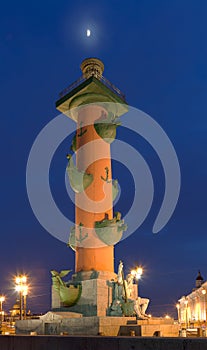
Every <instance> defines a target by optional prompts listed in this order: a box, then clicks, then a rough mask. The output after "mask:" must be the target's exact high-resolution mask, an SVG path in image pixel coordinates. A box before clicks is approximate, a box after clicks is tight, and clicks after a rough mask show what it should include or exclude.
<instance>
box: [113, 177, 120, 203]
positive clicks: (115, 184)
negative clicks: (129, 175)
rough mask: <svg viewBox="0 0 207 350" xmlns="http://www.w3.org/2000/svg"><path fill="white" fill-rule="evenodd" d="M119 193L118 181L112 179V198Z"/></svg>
mask: <svg viewBox="0 0 207 350" xmlns="http://www.w3.org/2000/svg"><path fill="white" fill-rule="evenodd" d="M118 193H119V183H118V180H112V199H113V201H115V199H116V197H117V196H118Z"/></svg>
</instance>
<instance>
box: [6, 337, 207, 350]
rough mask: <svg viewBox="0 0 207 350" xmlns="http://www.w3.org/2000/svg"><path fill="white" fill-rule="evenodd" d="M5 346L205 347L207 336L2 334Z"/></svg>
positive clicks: (64, 349) (54, 349)
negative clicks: (152, 336) (151, 336)
mask: <svg viewBox="0 0 207 350" xmlns="http://www.w3.org/2000/svg"><path fill="white" fill-rule="evenodd" d="M0 349H3V350H11V349H15V350H22V349H32V350H40V349H42V350H46V349H50V350H68V349H70V350H82V349H84V350H91V349H97V350H106V349H113V350H131V349H133V350H149V349H156V350H205V349H207V341H206V339H205V338H195V339H192V338H191V339H190V338H189V339H188V338H184V339H183V338H147V337H143V338H142V337H102V336H96V337H95V336H93V337H92V336H90V337H89V336H84V337H82V336H80V335H79V336H52V337H51V336H19V335H14V336H13V335H2V336H0Z"/></svg>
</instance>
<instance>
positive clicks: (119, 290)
mask: <svg viewBox="0 0 207 350" xmlns="http://www.w3.org/2000/svg"><path fill="white" fill-rule="evenodd" d="M133 282H134V277H133V276H132V275H131V274H128V275H127V277H126V280H125V279H124V272H123V262H122V261H120V263H119V267H118V274H117V282H116V283H115V286H114V287H115V288H114V291H115V292H114V300H113V303H112V306H111V315H117V316H118V315H120V314H121V308H122V305H123V303H130V304H131V303H132V304H133V310H134V313H135V314H136V316H137V318H139V319H147V318H148V316H147V315H146V310H147V307H148V305H149V302H150V300H149V299H147V298H141V297H138V296H137V286H136V284H134V283H133Z"/></svg>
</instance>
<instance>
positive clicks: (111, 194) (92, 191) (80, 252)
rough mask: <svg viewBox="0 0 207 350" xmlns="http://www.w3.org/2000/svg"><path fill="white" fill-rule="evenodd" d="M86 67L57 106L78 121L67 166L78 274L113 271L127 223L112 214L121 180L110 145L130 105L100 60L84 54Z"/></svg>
mask: <svg viewBox="0 0 207 350" xmlns="http://www.w3.org/2000/svg"><path fill="white" fill-rule="evenodd" d="M81 70H82V73H83V75H82V77H81V78H80V79H79V80H78V81H77V82H75V83H74V84H72V85H71V86H70V87H69V88H67V89H65V90H64V91H63V93H62V95H61V97H60V99H59V100H58V101H57V102H56V107H57V109H58V110H59V111H61V112H62V113H64V114H66V115H68V116H69V117H70V118H72V119H73V120H74V121H75V122H76V123H77V131H76V134H75V136H74V138H73V141H72V146H71V150H72V152H71V153H70V154H68V167H67V172H68V176H69V180H70V184H71V187H72V189H73V190H74V191H75V193H76V194H75V226H74V227H73V228H71V232H70V237H69V245H70V246H71V248H73V249H74V250H75V257H76V261H75V269H76V273H78V272H90V271H101V272H112V273H113V272H114V245H115V244H116V243H117V242H118V241H119V240H120V239H121V237H122V234H123V231H124V230H126V226H125V225H124V222H123V220H121V214H120V213H115V214H113V200H114V199H115V197H116V195H117V194H118V181H117V180H113V178H112V170H111V153H110V144H111V142H112V141H113V140H114V139H115V137H116V128H117V126H118V125H120V122H119V120H118V117H119V116H121V115H122V114H124V113H125V112H126V111H127V104H126V102H125V98H124V95H123V94H122V93H121V92H120V90H119V89H117V88H116V87H115V86H114V85H112V84H111V83H110V82H109V81H108V80H107V79H105V78H104V77H103V76H102V73H103V70H104V65H103V63H102V62H101V61H100V60H99V59H97V58H88V59H85V60H84V61H83V62H82V64H81ZM73 152H74V153H73ZM74 155H75V157H74ZM75 159H76V165H75Z"/></svg>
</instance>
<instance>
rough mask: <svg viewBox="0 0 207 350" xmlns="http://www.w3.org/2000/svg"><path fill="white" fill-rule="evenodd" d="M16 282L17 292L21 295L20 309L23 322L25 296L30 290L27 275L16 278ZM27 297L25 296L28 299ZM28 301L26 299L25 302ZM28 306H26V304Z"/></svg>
mask: <svg viewBox="0 0 207 350" xmlns="http://www.w3.org/2000/svg"><path fill="white" fill-rule="evenodd" d="M15 282H16V291H17V292H18V293H19V307H20V317H19V318H20V320H22V309H23V306H24V305H23V300H22V298H23V296H24V293H25V291H26V295H27V290H28V286H27V284H26V283H27V276H25V275H19V276H17V277H16V279H15ZM26 295H25V296H24V297H25V298H26ZM25 300H26V299H24V301H25ZM25 305H26V304H25ZM24 310H25V306H24Z"/></svg>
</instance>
